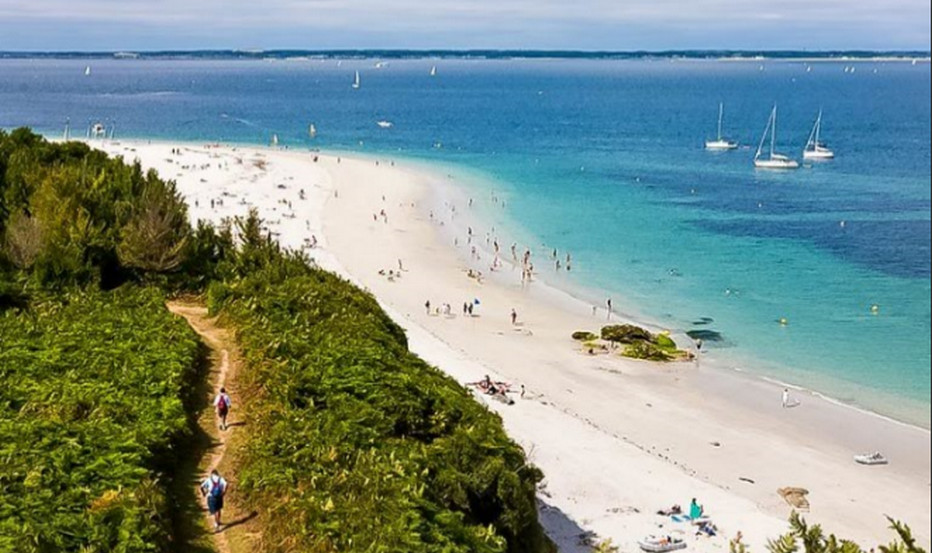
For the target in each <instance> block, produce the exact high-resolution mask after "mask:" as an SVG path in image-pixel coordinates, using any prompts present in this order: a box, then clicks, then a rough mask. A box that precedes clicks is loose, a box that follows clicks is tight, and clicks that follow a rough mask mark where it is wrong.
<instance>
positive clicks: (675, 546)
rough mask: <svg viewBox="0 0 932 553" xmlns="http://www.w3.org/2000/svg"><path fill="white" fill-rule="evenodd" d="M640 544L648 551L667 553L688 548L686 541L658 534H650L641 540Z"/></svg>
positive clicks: (649, 552)
mask: <svg viewBox="0 0 932 553" xmlns="http://www.w3.org/2000/svg"><path fill="white" fill-rule="evenodd" d="M638 545H639V546H640V547H641V549H642V550H644V551H647V553H667V552H668V551H679V550H680V549H686V542H685V541H683V540H681V539H677V538H671V537H662V538H658V537H657V536H650V537H647V538H645V539H643V540H640V541H639V542H638Z"/></svg>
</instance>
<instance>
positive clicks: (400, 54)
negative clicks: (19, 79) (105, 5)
mask: <svg viewBox="0 0 932 553" xmlns="http://www.w3.org/2000/svg"><path fill="white" fill-rule="evenodd" d="M192 56H193V57H216V58H228V59H261V58H268V57H279V58H287V57H319V58H339V57H344V58H366V57H387V58H401V59H404V58H411V59H414V58H428V57H433V58H438V57H439V58H444V57H446V58H493V59H494V58H583V59H585V58H619V59H625V58H649V57H658V58H690V59H714V58H737V59H743V58H765V59H766V58H771V59H799V58H813V57H819V58H878V57H887V58H890V57H893V58H930V57H932V51H929V50H914V49H852V48H845V49H832V48H826V49H812V50H810V49H786V48H782V49H773V50H767V49H743V48H696V49H682V48H678V49H660V50H648V49H636V50H587V49H578V50H577V49H535V48H528V49H516V48H502V49H498V48H463V49H459V48H410V49H409V48H328V49H302V48H272V49H265V48H203V49H178V50H173V49H147V50H0V58H7V59H9V58H56V57H63V58H95V57H96V58H99V57H113V58H118V59H119V58H130V59H138V58H172V57H192Z"/></svg>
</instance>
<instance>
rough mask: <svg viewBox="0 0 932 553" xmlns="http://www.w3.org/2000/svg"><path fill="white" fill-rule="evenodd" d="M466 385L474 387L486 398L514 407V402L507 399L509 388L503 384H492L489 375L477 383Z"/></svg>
mask: <svg viewBox="0 0 932 553" xmlns="http://www.w3.org/2000/svg"><path fill="white" fill-rule="evenodd" d="M466 385H467V386H475V387H476V388H478V389H479V391H481V392H482V393H484V394H485V395H487V396H492V397H493V398H496V399H498V400H500V401H503V402H505V403H507V404H508V405H514V401H513V400H512V399H511V398H509V397H508V392H509V391H510V389H511V386H510V385H509V384H507V383H505V382H493V381H492V379H491V377H489V375H485V378H483V379H482V380H480V381H479V382H472V383H467V384H466Z"/></svg>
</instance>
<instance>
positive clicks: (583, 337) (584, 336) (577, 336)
mask: <svg viewBox="0 0 932 553" xmlns="http://www.w3.org/2000/svg"><path fill="white" fill-rule="evenodd" d="M573 339H574V340H576V341H577V342H592V341H593V340H598V339H599V337H598V336H596V335H595V334H593V333H592V332H589V331H586V330H579V331H576V332H574V333H573Z"/></svg>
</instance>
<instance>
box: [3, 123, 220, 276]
mask: <svg viewBox="0 0 932 553" xmlns="http://www.w3.org/2000/svg"><path fill="white" fill-rule="evenodd" d="M224 239H225V244H226V245H227V246H228V247H231V244H232V240H231V238H230V237H229V236H225V237H224V236H222V235H221V234H218V233H217V232H215V231H214V229H212V228H210V227H209V226H207V225H201V226H199V227H198V228H197V229H192V228H191V225H190V223H189V221H188V214H187V207H186V205H185V203H184V201H183V199H182V198H181V196H180V195H179V194H178V192H177V190H176V189H175V185H174V184H173V183H172V182H166V181H163V180H161V179H160V178H159V177H158V175H157V174H156V173H155V171H149V172H144V171H143V170H142V168H141V166H140V165H139V163H138V162H137V163H134V164H132V165H127V164H125V163H124V162H123V161H122V159H112V158H109V157H107V155H106V154H104V153H103V152H100V151H98V150H92V149H91V148H89V147H88V146H87V145H86V144H83V143H77V142H69V143H64V144H61V143H50V142H48V141H46V140H45V139H44V138H42V137H40V136H38V135H36V134H33V133H32V132H30V131H29V130H28V129H17V130H15V131H13V132H11V133H9V134H7V133H4V132H3V131H0V275H2V274H3V273H4V272H5V273H6V276H7V278H8V279H9V278H13V277H16V278H20V279H22V278H23V277H26V278H27V279H28V280H29V281H30V283H32V284H35V285H38V286H41V287H46V288H62V287H67V286H75V285H78V286H84V285H89V284H93V285H98V286H100V287H101V288H103V289H112V288H116V287H118V286H120V285H122V284H124V283H127V282H141V283H154V284H159V285H161V286H163V287H188V288H195V289H196V288H198V287H202V286H204V285H206V283H207V282H209V281H210V280H211V279H212V278H214V277H215V274H214V273H213V268H214V267H215V266H216V264H217V263H218V262H219V260H220V259H222V257H223V255H224V253H225V250H224V243H222V242H223V240H224Z"/></svg>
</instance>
